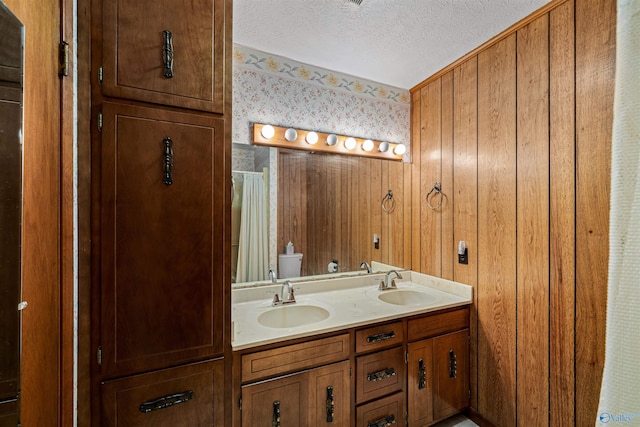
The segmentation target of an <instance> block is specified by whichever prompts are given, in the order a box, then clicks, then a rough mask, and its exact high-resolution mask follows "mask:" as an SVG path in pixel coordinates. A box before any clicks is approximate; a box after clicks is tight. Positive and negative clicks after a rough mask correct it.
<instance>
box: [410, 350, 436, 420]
mask: <svg viewBox="0 0 640 427" xmlns="http://www.w3.org/2000/svg"><path fill="white" fill-rule="evenodd" d="M408 351H409V361H408V363H407V369H408V371H407V378H408V383H407V387H408V388H407V394H408V395H407V401H408V413H409V425H410V426H411V427H415V426H426V425H429V424H431V422H432V421H433V340H431V339H429V340H423V341H419V342H416V343H411V344H409V345H408Z"/></svg>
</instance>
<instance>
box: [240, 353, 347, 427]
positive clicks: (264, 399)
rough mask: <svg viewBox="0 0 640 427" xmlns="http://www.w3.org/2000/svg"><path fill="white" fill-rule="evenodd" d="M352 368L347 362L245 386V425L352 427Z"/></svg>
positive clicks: (257, 426)
mask: <svg viewBox="0 0 640 427" xmlns="http://www.w3.org/2000/svg"><path fill="white" fill-rule="evenodd" d="M283 357H286V356H283ZM349 367H350V364H349V362H348V361H344V362H340V363H335V364H332V365H328V366H323V367H320V368H315V369H311V370H308V371H303V372H300V373H297V374H292V375H288V376H284V377H279V378H274V379H270V380H266V381H262V382H259V383H255V384H249V385H245V386H243V387H242V408H241V410H242V426H243V427H260V426H264V427H273V426H281V425H282V426H344V427H347V426H349V424H350V419H351V413H350V406H351V401H350V398H349V396H350V385H349V384H350V382H349V370H350V369H349Z"/></svg>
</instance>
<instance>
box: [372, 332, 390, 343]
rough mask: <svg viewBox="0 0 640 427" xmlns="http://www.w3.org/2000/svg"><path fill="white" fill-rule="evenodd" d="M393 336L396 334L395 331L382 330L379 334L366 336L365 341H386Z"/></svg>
mask: <svg viewBox="0 0 640 427" xmlns="http://www.w3.org/2000/svg"><path fill="white" fill-rule="evenodd" d="M395 336H396V333H395V332H394V331H391V332H382V333H379V334H375V335H370V336H368V337H367V342H368V343H372V342H380V341H386V340H390V339H391V338H395Z"/></svg>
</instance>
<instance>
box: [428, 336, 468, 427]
mask: <svg viewBox="0 0 640 427" xmlns="http://www.w3.org/2000/svg"><path fill="white" fill-rule="evenodd" d="M433 351H434V360H435V365H434V380H435V382H434V389H435V390H434V402H433V411H434V418H435V419H436V420H439V419H442V418H445V417H448V416H449V415H453V414H455V413H457V412H460V411H461V410H463V409H464V408H466V407H467V406H469V330H468V329H464V330H462V331H460V332H455V333H451V334H447V335H443V336H440V337H437V338H434V339H433Z"/></svg>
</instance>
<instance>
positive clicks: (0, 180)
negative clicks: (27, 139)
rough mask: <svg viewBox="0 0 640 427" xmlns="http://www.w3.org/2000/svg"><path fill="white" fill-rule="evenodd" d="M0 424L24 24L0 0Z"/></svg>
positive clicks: (15, 274) (13, 319)
mask: <svg viewBox="0 0 640 427" xmlns="http://www.w3.org/2000/svg"><path fill="white" fill-rule="evenodd" d="M0 39H1V40H0V236H2V244H1V245H0V325H1V326H0V425H14V426H15V425H19V422H18V396H19V390H20V382H19V377H20V314H19V311H18V304H19V302H20V297H21V283H20V274H21V266H20V259H21V258H20V246H21V245H20V242H21V225H22V93H23V91H22V74H23V72H22V70H23V68H22V62H23V59H22V58H23V27H22V24H21V23H20V21H18V19H17V18H16V17H15V16H14V15H13V14H12V13H11V11H9V10H8V9H7V8H6V7H5V5H4V4H3V3H2V1H0Z"/></svg>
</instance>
